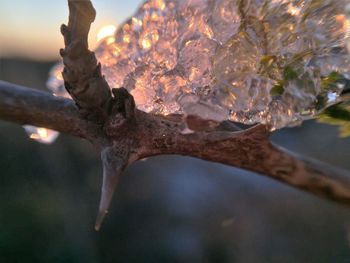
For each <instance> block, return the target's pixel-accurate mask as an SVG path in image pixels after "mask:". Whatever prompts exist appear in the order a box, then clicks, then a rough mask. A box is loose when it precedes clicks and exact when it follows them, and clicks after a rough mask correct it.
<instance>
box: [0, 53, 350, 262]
mask: <svg viewBox="0 0 350 263" xmlns="http://www.w3.org/2000/svg"><path fill="white" fill-rule="evenodd" d="M51 65H52V64H51V63H34V62H29V61H21V60H0V79H3V80H7V81H11V82H14V83H19V84H23V85H27V86H31V87H38V88H43V87H44V84H45V80H46V77H47V72H48V70H49V68H50V66H51ZM0 99H1V98H0ZM274 140H275V141H276V142H278V143H279V144H281V145H284V146H286V147H288V148H289V149H291V150H294V151H297V152H300V153H304V154H305V155H307V156H313V157H314V158H318V159H320V160H323V161H326V162H329V163H331V164H333V165H336V166H342V167H343V168H346V169H348V170H350V148H349V147H350V140H349V139H339V138H337V131H336V129H335V128H333V127H331V126H324V125H320V124H315V123H314V122H308V123H305V124H304V125H303V127H301V128H294V129H286V130H283V131H280V132H278V133H277V134H275V135H274ZM0 149H1V154H0V262H1V263H8V262H9V263H10V262H11V263H12V262H21V263H22V262H55V263H56V262H122V263H124V262H126V263H127V262H142V263H143V262H145V263H146V262H186V263H187V262H188V263H196V262H203V263H205V262H244V263H245V262H271V263H272V262H276V263H277V262H278V263H279V262H283V263H288V262H307V263H311V262H315V263H316V262H317V263H322V262H327V263H328V262H337V263H338V262H340V263H343V262H344V263H347V262H350V209H348V208H345V207H342V206H339V205H336V204H334V203H331V202H328V201H323V200H320V199H318V198H316V197H313V196H310V195H309V194H306V193H303V192H301V191H298V190H294V189H291V188H289V187H287V186H284V185H281V184H280V183H277V182H274V181H272V180H270V179H268V178H265V177H262V176H259V175H256V174H253V173H249V172H244V171H241V170H238V169H235V168H232V167H227V166H224V165H220V164H215V163H209V162H205V161H201V160H197V159H193V158H186V157H179V156H161V157H157V158H150V159H147V160H145V161H140V162H138V163H136V164H134V165H132V166H131V167H130V168H129V169H128V170H127V171H126V173H125V176H124V177H123V178H122V180H121V182H120V185H119V188H118V190H117V193H116V196H115V198H114V201H113V205H112V207H111V209H110V213H109V215H108V216H107V219H106V221H105V223H104V225H103V227H102V230H101V231H100V232H95V231H94V228H93V225H94V220H95V216H96V212H97V205H98V201H99V191H100V190H99V188H100V184H101V175H102V171H101V170H102V168H101V164H100V161H99V156H98V155H97V153H96V152H95V151H94V149H93V148H92V147H91V146H90V145H89V144H88V143H86V142H84V141H81V140H78V139H75V138H72V137H68V136H65V135H61V136H60V137H59V139H58V140H57V141H56V142H55V143H54V144H53V145H50V146H47V145H41V144H39V143H37V142H34V141H32V140H30V139H28V138H27V136H26V135H25V132H24V131H23V129H22V128H21V127H20V126H18V125H15V124H10V123H5V122H0Z"/></svg>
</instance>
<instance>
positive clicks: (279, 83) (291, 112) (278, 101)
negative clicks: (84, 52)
mask: <svg viewBox="0 0 350 263" xmlns="http://www.w3.org/2000/svg"><path fill="white" fill-rule="evenodd" d="M347 3H348V1H347V0H292V1H290V0H178V1H170V0H149V1H146V2H145V3H144V4H143V5H142V6H141V7H140V8H139V10H138V11H137V12H136V14H135V15H134V16H133V17H132V18H131V19H130V20H128V21H126V22H125V23H124V24H122V25H121V26H120V27H119V29H118V30H117V31H116V33H115V35H114V36H113V37H108V38H105V39H103V40H102V41H101V42H100V44H99V46H98V47H97V49H96V55H97V58H98V59H99V61H100V62H101V63H102V66H103V67H102V70H103V74H104V75H105V78H106V79H107V81H108V83H109V84H110V86H111V87H112V88H118V87H122V86H123V87H125V88H126V89H127V90H128V91H129V92H130V93H131V94H132V95H133V96H134V98H135V101H136V104H137V107H138V108H139V109H140V110H143V111H146V112H152V113H155V114H163V115H167V114H172V113H181V114H186V115H197V116H200V117H202V118H204V119H210V120H217V121H222V120H226V119H229V120H232V121H236V122H241V123H246V124H252V123H265V124H268V125H269V126H270V127H271V129H276V128H281V127H285V126H290V125H293V124H295V123H298V122H300V121H302V120H304V119H307V118H312V117H314V116H315V114H317V113H318V112H319V111H320V110H322V109H324V108H325V107H327V106H329V105H330V104H333V103H335V102H337V100H338V96H339V94H340V92H341V91H342V89H343V86H344V81H343V80H346V79H347V78H350V65H349V53H348V49H347V38H348V20H347V17H346V13H345V10H346V8H345V7H346V5H347ZM60 67H61V66H57V67H56V68H55V69H54V70H53V71H56V73H57V71H59V69H60ZM57 76H58V75H57V74H54V73H53V74H52V76H51V77H50V79H49V81H48V84H49V86H50V87H51V89H52V90H53V92H55V93H56V94H58V95H64V93H63V92H62V81H61V80H59V79H57Z"/></svg>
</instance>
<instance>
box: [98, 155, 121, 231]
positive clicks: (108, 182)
mask: <svg viewBox="0 0 350 263" xmlns="http://www.w3.org/2000/svg"><path fill="white" fill-rule="evenodd" d="M101 157H102V163H103V182H102V191H101V200H100V206H99V210H98V213H97V218H96V224H95V229H96V231H98V230H99V229H100V228H101V225H102V222H103V220H104V218H105V216H106V214H107V213H108V208H109V206H110V204H111V201H112V198H113V194H114V192H115V189H116V187H117V184H118V181H119V177H120V175H121V173H122V171H123V168H124V167H125V162H123V161H122V158H120V157H118V156H114V155H113V153H112V152H111V151H108V150H106V151H103V152H102V154H101Z"/></svg>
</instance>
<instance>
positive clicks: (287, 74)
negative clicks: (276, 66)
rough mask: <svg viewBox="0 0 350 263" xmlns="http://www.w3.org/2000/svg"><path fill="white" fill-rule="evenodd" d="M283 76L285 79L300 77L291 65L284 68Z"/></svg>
mask: <svg viewBox="0 0 350 263" xmlns="http://www.w3.org/2000/svg"><path fill="white" fill-rule="evenodd" d="M283 78H284V80H293V79H296V78H298V73H297V72H296V71H295V70H294V69H293V68H292V67H291V66H286V67H285V68H284V70H283Z"/></svg>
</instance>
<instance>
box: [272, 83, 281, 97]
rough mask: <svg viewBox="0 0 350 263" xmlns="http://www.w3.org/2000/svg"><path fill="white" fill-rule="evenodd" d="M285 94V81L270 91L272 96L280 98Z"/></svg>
mask: <svg viewBox="0 0 350 263" xmlns="http://www.w3.org/2000/svg"><path fill="white" fill-rule="evenodd" d="M283 92H284V86H283V81H280V82H278V84H276V85H275V86H273V87H272V89H271V90H270V94H271V96H280V95H282V94H283Z"/></svg>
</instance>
